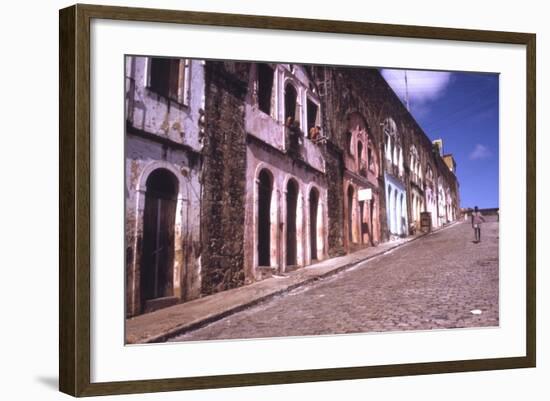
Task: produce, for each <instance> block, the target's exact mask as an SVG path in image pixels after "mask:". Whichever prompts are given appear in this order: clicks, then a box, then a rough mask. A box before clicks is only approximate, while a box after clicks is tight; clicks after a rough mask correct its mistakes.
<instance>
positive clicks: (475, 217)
mask: <svg viewBox="0 0 550 401" xmlns="http://www.w3.org/2000/svg"><path fill="white" fill-rule="evenodd" d="M484 222H485V219H484V218H483V215H482V214H481V212H480V211H479V210H478V208H477V206H476V207H475V208H474V212H473V213H472V228H473V229H474V237H475V240H474V242H475V243H476V244H478V243H480V242H481V223H484Z"/></svg>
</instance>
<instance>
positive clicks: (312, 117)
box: [307, 98, 319, 132]
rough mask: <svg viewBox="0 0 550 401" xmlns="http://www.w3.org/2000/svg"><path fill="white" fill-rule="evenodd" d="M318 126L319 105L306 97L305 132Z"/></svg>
mask: <svg viewBox="0 0 550 401" xmlns="http://www.w3.org/2000/svg"><path fill="white" fill-rule="evenodd" d="M317 126H319V106H318V105H317V104H316V103H314V102H313V101H312V100H311V99H309V98H308V99H307V132H311V129H312V128H315V127H317Z"/></svg>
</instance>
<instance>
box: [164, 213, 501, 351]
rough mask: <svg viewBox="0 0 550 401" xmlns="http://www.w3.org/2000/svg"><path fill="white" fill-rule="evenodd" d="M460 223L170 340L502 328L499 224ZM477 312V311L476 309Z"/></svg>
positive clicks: (490, 222)
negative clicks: (476, 236)
mask: <svg viewBox="0 0 550 401" xmlns="http://www.w3.org/2000/svg"><path fill="white" fill-rule="evenodd" d="M487 220H488V222H487V223H485V224H484V225H483V226H482V242H481V243H479V244H476V243H473V230H472V227H471V225H470V223H469V222H460V223H458V224H455V225H454V226H451V227H448V228H446V229H443V230H441V231H439V232H436V233H434V234H432V235H429V236H427V237H425V238H421V239H419V240H417V241H413V242H411V243H409V244H406V245H404V246H402V247H400V248H398V249H396V250H394V251H391V252H389V253H387V254H385V255H382V256H379V257H377V258H375V259H372V260H369V261H367V262H364V263H360V264H359V265H357V267H354V268H352V269H350V270H347V271H344V272H342V273H339V274H337V275H335V276H332V277H330V278H327V279H324V280H321V281H319V283H317V284H313V285H309V286H306V287H302V288H298V289H296V290H294V291H292V292H289V293H287V294H284V295H282V296H278V297H276V298H273V299H271V300H270V301H267V302H265V303H262V304H260V305H257V306H255V307H252V308H250V309H248V310H245V311H243V312H239V313H236V314H233V315H231V316H228V317H226V318H225V319H222V320H220V321H217V322H214V323H212V324H210V325H208V326H205V327H203V328H200V329H198V330H195V331H191V332H188V333H186V334H184V335H181V336H178V337H175V338H173V339H171V340H170V341H189V340H211V339H230V338H260V337H278V336H305V335H316V334H342V333H356V332H373V331H392V330H429V329H442V328H463V327H484V326H485V327H487V326H498V324H499V320H498V316H499V315H498V305H499V298H498V297H499V281H498V270H499V269H498V227H499V226H498V222H496V221H495V220H494V218H493V219H491V218H488V219H487ZM472 311H474V313H472Z"/></svg>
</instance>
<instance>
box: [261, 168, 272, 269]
mask: <svg viewBox="0 0 550 401" xmlns="http://www.w3.org/2000/svg"><path fill="white" fill-rule="evenodd" d="M272 192H273V180H272V179H271V174H270V173H269V172H268V171H267V170H262V171H261V172H260V175H259V176H258V266H270V265H271V256H270V254H271V196H272Z"/></svg>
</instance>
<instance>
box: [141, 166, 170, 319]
mask: <svg viewBox="0 0 550 401" xmlns="http://www.w3.org/2000/svg"><path fill="white" fill-rule="evenodd" d="M145 186H146V192H145V208H144V211H143V250H142V255H141V258H142V261H141V264H140V265H141V272H140V284H141V301H142V302H141V305H142V309H143V310H145V309H146V308H147V301H149V300H153V299H156V298H163V297H169V296H173V295H174V288H173V287H174V286H173V279H172V277H173V270H174V234H175V233H174V225H175V221H176V202H177V195H178V179H177V178H176V176H174V174H172V173H171V172H170V171H168V170H166V169H163V168H160V169H157V170H155V171H153V172H152V173H151V174H150V175H149V177H148V178H147V181H146V183H145Z"/></svg>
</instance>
